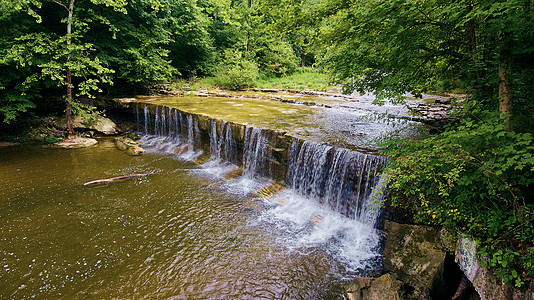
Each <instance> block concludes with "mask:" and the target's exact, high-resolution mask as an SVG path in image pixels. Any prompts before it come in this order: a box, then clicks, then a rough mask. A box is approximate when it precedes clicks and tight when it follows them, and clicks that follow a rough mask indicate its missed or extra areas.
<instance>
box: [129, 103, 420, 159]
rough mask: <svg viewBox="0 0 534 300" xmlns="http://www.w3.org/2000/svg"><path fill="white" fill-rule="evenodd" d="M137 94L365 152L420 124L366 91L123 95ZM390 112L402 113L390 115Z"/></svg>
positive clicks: (211, 115)
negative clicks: (345, 95) (346, 96)
mask: <svg viewBox="0 0 534 300" xmlns="http://www.w3.org/2000/svg"><path fill="white" fill-rule="evenodd" d="M119 100H120V99H119ZM132 100H134V101H138V102H139V104H137V105H138V106H139V105H141V106H142V105H144V104H143V103H149V104H151V105H154V106H159V107H168V108H175V109H178V110H180V111H182V112H186V113H188V114H195V115H201V116H207V117H209V118H213V119H217V120H224V121H227V122H232V123H236V124H242V125H246V126H249V127H259V128H265V129H270V130H276V131H282V132H287V133H288V134H290V135H291V136H294V137H298V138H303V139H306V140H312V141H315V142H318V143H329V144H334V145H339V146H342V147H347V148H351V149H357V150H359V151H364V152H374V151H376V150H377V149H378V147H377V146H376V143H375V142H376V139H378V138H380V137H383V136H385V135H388V134H396V133H397V131H398V130H399V129H401V128H405V129H406V128H409V127H410V126H414V125H416V124H417V123H416V122H412V121H409V120H406V119H401V118H400V117H402V118H409V115H408V114H407V111H406V109H403V108H402V106H395V105H385V106H376V105H372V104H371V102H372V100H369V99H367V98H365V97H362V98H361V99H360V100H361V101H352V102H348V101H343V100H342V99H341V98H335V97H319V96H309V95H291V94H283V95H280V96H276V97H274V96H272V95H270V97H265V95H256V94H246V93H245V94H235V95H233V97H230V98H229V97H211V96H210V97H198V96H153V97H138V98H135V99H131V98H130V99H123V101H132ZM391 114H392V115H395V116H398V117H397V118H386V116H387V115H391ZM408 132H410V130H408Z"/></svg>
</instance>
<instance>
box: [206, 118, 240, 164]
mask: <svg viewBox="0 0 534 300" xmlns="http://www.w3.org/2000/svg"><path fill="white" fill-rule="evenodd" d="M217 132H218V131H217V122H216V121H215V120H211V130H210V160H212V161H226V162H232V163H233V162H235V153H236V142H235V140H234V138H233V137H232V126H231V124H230V123H228V122H226V121H222V122H221V126H220V130H219V132H220V133H219V134H218V133H217Z"/></svg>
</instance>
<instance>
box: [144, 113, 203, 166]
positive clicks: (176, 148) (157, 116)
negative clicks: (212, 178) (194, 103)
mask: <svg viewBox="0 0 534 300" xmlns="http://www.w3.org/2000/svg"><path fill="white" fill-rule="evenodd" d="M143 110H144V128H145V132H144V133H145V135H144V136H143V137H142V138H141V141H142V142H143V143H144V145H145V146H149V147H155V148H157V149H159V150H163V151H165V152H167V153H172V154H175V155H177V156H178V157H180V158H182V159H184V160H194V159H196V158H197V157H198V156H200V155H201V154H202V150H201V149H200V147H199V146H196V145H197V144H198V143H200V130H199V128H198V120H197V119H196V118H194V117H193V116H192V115H187V116H186V117H184V115H183V114H182V113H181V112H179V111H177V110H176V109H174V108H166V107H160V106H156V107H155V109H154V114H152V113H151V112H150V110H149V108H148V106H146V105H145V107H144V108H143ZM152 120H153V122H152ZM152 125H153V126H152Z"/></svg>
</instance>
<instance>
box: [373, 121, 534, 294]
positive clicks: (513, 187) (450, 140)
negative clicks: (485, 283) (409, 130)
mask: <svg viewBox="0 0 534 300" xmlns="http://www.w3.org/2000/svg"><path fill="white" fill-rule="evenodd" d="M506 129H507V127H506V124H505V123H504V122H503V120H502V119H501V118H500V117H499V115H498V114H496V113H490V112H487V111H481V112H477V113H476V114H470V115H469V116H466V117H464V118H463V119H462V120H461V121H460V123H459V124H458V125H457V126H454V127H451V128H448V129H447V130H446V131H445V132H443V133H441V134H439V135H434V136H429V137H426V138H424V139H421V140H416V141H413V140H394V141H389V142H388V143H387V147H386V148H385V149H384V150H383V151H382V153H383V154H387V155H390V156H392V158H393V159H392V160H391V164H390V165H389V166H388V170H387V172H388V174H389V175H390V176H389V178H390V180H391V182H390V185H389V188H390V193H389V195H390V197H391V200H392V203H393V205H398V206H402V207H405V208H408V209H410V210H411V211H412V212H413V214H414V216H415V220H416V222H419V223H423V224H431V225H440V226H444V227H445V228H446V229H448V230H450V231H452V232H454V231H456V230H460V231H462V232H465V233H467V234H469V235H471V236H473V237H474V238H475V239H476V240H477V241H478V242H479V254H481V255H482V256H483V257H485V259H482V260H481V261H482V262H483V263H484V262H485V263H486V264H487V265H488V266H489V267H492V268H494V269H495V270H496V271H497V273H498V274H499V275H501V276H503V278H504V279H505V280H506V281H507V282H511V283H513V284H515V285H516V286H521V285H522V284H524V283H525V282H526V281H527V280H531V279H532V278H533V277H534V269H533V268H532V266H531V264H532V261H534V242H533V241H534V225H533V224H534V201H533V199H534V197H533V196H534V195H533V193H532V190H533V187H534V142H533V138H532V135H531V134H530V133H519V132H514V131H507V130H506Z"/></svg>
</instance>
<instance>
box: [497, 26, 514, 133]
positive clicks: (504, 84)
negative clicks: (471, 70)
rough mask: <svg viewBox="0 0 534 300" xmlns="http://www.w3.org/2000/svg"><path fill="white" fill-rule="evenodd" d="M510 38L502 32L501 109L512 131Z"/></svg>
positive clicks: (500, 68)
mask: <svg viewBox="0 0 534 300" xmlns="http://www.w3.org/2000/svg"><path fill="white" fill-rule="evenodd" d="M507 38H509V35H507V34H500V39H499V40H500V41H499V111H500V112H501V117H504V115H507V116H506V119H505V122H506V123H507V124H508V126H507V127H506V130H508V131H511V130H512V129H513V128H512V125H511V124H510V122H511V118H512V114H513V103H512V100H513V99H512V98H513V97H512V80H511V76H510V69H509V65H510V53H509V52H508V51H507V49H506V41H505V40H506V39H507Z"/></svg>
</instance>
